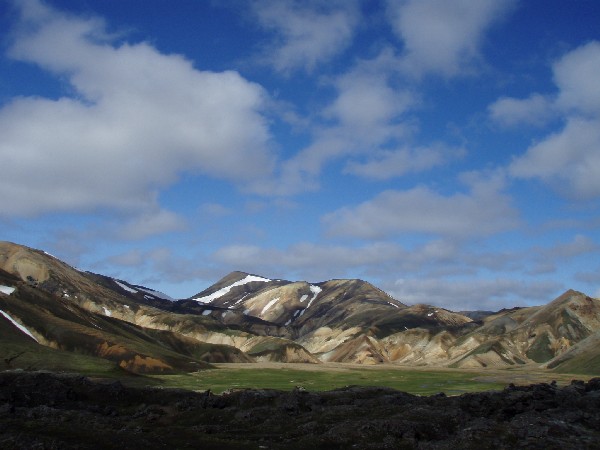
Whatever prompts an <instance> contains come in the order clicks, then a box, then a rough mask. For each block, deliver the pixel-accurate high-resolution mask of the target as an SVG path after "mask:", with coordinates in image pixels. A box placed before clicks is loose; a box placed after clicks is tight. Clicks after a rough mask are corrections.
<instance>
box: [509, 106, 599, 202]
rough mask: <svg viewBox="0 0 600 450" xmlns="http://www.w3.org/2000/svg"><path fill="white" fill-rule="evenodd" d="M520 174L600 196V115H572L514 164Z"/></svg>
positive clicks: (571, 191)
mask: <svg viewBox="0 0 600 450" xmlns="http://www.w3.org/2000/svg"><path fill="white" fill-rule="evenodd" d="M510 173H511V174H512V175H513V176H515V177H517V178H539V179H541V180H543V181H545V182H546V183H548V184H549V185H550V186H551V187H552V188H554V189H555V190H557V191H558V192H562V193H564V194H566V195H570V196H573V197H576V198H584V199H585V198H592V197H597V196H600V117H598V118H597V119H594V120H587V119H580V118H572V119H569V120H568V121H567V124H566V126H565V127H564V128H563V129H562V130H560V131H559V132H557V133H554V134H551V135H550V136H548V137H546V138H545V139H544V140H542V141H541V142H539V143H537V144H535V145H533V146H531V147H529V148H528V149H527V152H526V153H525V154H524V155H523V156H521V157H518V158H516V159H515V160H514V161H513V162H512V164H511V165H510Z"/></svg>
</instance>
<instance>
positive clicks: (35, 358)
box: [0, 341, 126, 378]
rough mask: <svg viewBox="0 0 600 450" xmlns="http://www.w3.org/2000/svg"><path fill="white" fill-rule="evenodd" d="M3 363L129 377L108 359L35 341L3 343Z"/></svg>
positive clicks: (0, 361)
mask: <svg viewBox="0 0 600 450" xmlns="http://www.w3.org/2000/svg"><path fill="white" fill-rule="evenodd" d="M0 364H1V367H2V368H3V369H4V370H5V369H23V370H50V371H54V372H74V373H81V374H83V375H88V376H101V377H110V378H118V377H123V376H126V374H125V372H123V370H121V369H120V368H119V367H118V366H117V365H116V364H115V363H114V362H111V361H108V360H106V359H102V358H96V357H94V356H87V355H81V354H77V353H72V352H63V351H60V350H54V349H52V348H49V347H44V346H42V345H38V344H35V343H33V344H29V343H18V342H6V341H3V342H0Z"/></svg>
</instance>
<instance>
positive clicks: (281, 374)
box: [140, 364, 586, 395]
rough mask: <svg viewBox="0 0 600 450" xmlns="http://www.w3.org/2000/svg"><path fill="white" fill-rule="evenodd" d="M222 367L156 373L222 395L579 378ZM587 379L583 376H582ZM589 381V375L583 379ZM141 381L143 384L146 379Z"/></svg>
mask: <svg viewBox="0 0 600 450" xmlns="http://www.w3.org/2000/svg"><path fill="white" fill-rule="evenodd" d="M217 366H218V369H213V370H205V371H202V372H196V373H191V374H182V375H154V376H151V378H152V379H153V380H155V381H157V382H158V383H159V384H160V385H162V386H164V387H177V388H182V389H189V390H194V391H204V390H208V389H210V390H211V392H213V393H216V394H218V393H221V392H223V391H225V390H228V389H245V388H253V389H280V390H291V389H294V388H295V387H296V386H302V387H303V388H305V389H307V390H309V391H326V390H331V389H336V388H341V387H344V386H351V385H361V386H382V387H390V388H394V389H398V390H401V391H404V392H409V393H412V394H418V395H432V394H436V393H439V392H443V393H445V394H447V395H457V394H462V393H465V392H478V391H487V390H500V389H503V388H504V387H506V386H507V385H508V384H509V383H513V382H514V383H515V384H530V383H538V382H550V381H552V380H557V381H558V382H559V384H566V383H568V382H569V381H570V380H571V379H572V378H573V377H572V376H570V375H562V374H555V373H552V372H549V371H545V372H542V371H533V372H531V371H508V370H496V371H490V370H485V371H471V370H460V369H436V368H428V369H411V368H405V367H397V366H396V367H390V366H373V367H362V368H361V367H357V366H350V367H341V366H340V365H327V364H323V365H303V364H288V365H285V366H284V365H281V364H244V365H241V364H218V365H217ZM576 378H579V379H581V378H582V377H581V376H579V377H576ZM583 378H586V377H583ZM140 381H141V380H140Z"/></svg>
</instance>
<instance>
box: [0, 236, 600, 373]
mask: <svg viewBox="0 0 600 450" xmlns="http://www.w3.org/2000/svg"><path fill="white" fill-rule="evenodd" d="M599 342H600V300H598V299H595V298H591V297H589V296H586V295H585V294H583V293H580V292H576V291H567V292H565V293H564V294H563V295H561V296H560V297H559V298H557V299H555V300H553V301H551V302H550V303H548V304H547V305H543V306H535V307H528V308H513V309H510V310H502V311H498V312H490V311H486V312H463V313H458V312H452V311H449V310H447V309H444V308H439V307H436V306H432V305H424V304H419V305H405V304H403V303H402V302H400V301H398V300H396V299H394V298H392V297H390V296H389V295H388V294H386V293H385V292H383V291H382V290H380V289H378V288H376V287H375V286H373V285H371V284H370V283H367V282H365V281H361V280H329V281H324V282H319V283H308V282H304V281H299V282H292V281H286V280H272V279H269V278H265V277H262V276H258V275H253V274H248V273H244V272H232V273H231V274H229V275H227V276H225V277H224V278H222V279H221V280H219V281H218V282H217V283H215V284H214V285H212V286H210V287H208V288H207V289H204V290H203V291H201V292H199V293H198V294H196V295H194V296H192V297H190V298H188V299H183V300H173V299H170V298H169V297H168V296H166V295H165V294H163V293H161V292H158V291H155V290H153V289H150V288H147V287H144V286H139V285H135V284H131V283H129V282H127V281H125V280H116V279H113V278H110V277H106V276H103V275H99V274H94V273H91V272H83V271H79V270H77V269H75V268H73V267H71V266H69V265H67V264H66V263H64V262H62V261H60V260H58V259H57V258H55V257H53V256H51V255H49V254H47V253H45V252H43V251H40V250H35V249H31V248H27V247H24V246H21V245H17V244H13V243H9V242H0V343H2V346H1V350H0V353H2V354H0V357H2V359H3V360H4V363H5V365H7V366H8V367H21V366H22V365H23V364H25V361H30V362H29V363H28V364H29V367H35V368H42V366H44V364H46V365H48V364H50V362H49V361H56V359H57V355H61V356H64V361H73V364H75V365H77V364H83V363H82V361H84V360H85V361H86V363H89V364H92V363H93V364H113V365H114V366H115V367H117V368H118V370H127V371H129V372H137V373H176V372H181V371H195V370H201V369H203V368H206V367H210V363H214V362H248V363H250V362H254V361H279V362H309V363H319V362H341V363H361V364H378V363H393V364H403V365H421V366H448V367H457V368H482V367H510V366H522V365H524V366H527V365H529V366H532V367H544V368H547V369H549V370H560V371H571V372H581V373H597V372H598V370H599V369H600V350H599V346H598V343H599ZM32 354H35V355H38V356H37V357H36V358H35V361H34V362H32V361H33V360H32V359H31V355H32ZM28 355H29V356H28ZM74 355H77V358H74ZM28 357H29V358H30V359H29V360H28V359H27V358H28ZM82 358H83V359H82ZM85 358H88V359H89V360H87V359H85ZM50 365H51V364H50Z"/></svg>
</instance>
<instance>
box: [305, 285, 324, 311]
mask: <svg viewBox="0 0 600 450" xmlns="http://www.w3.org/2000/svg"><path fill="white" fill-rule="evenodd" d="M310 292H312V293H313V296H312V298H311V299H310V301H309V302H308V305H306V309H303V310H302V312H301V313H300V316H302V315H303V314H304V312H305V311H306V310H307V309H308V308H310V305H312V302H314V301H315V298H317V295H319V294H320V293H321V292H323V289H321V288H320V287H319V286H313V285H312V284H311V285H310Z"/></svg>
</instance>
